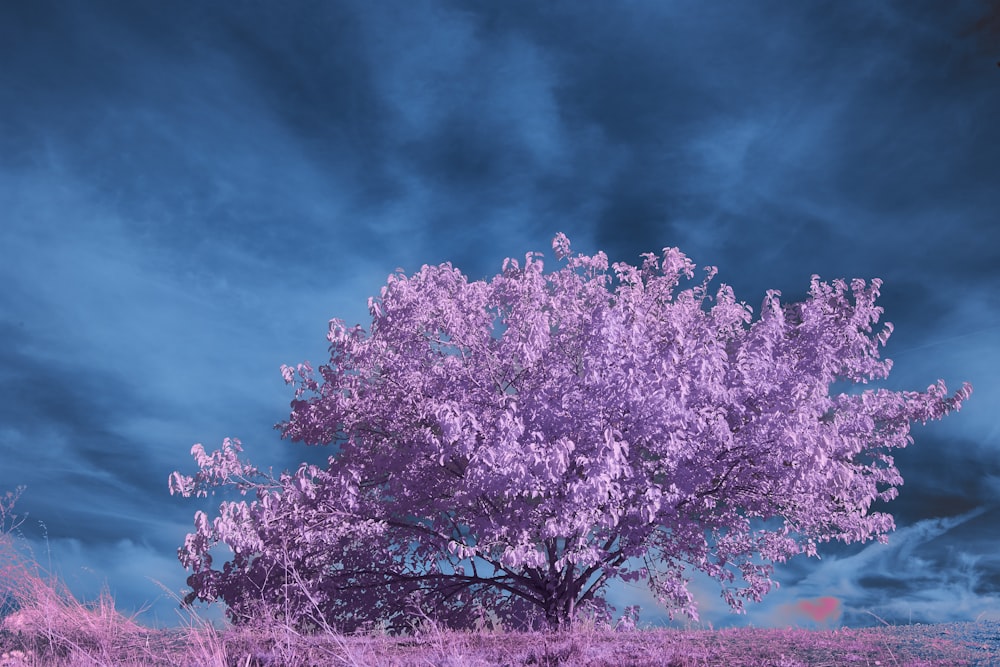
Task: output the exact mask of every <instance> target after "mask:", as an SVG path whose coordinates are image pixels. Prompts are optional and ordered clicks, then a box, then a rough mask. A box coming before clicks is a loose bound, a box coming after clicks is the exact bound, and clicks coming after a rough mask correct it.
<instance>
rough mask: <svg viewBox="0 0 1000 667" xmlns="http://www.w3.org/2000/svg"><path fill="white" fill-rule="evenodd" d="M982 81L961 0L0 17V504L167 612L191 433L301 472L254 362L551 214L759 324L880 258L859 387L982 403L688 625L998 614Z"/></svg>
mask: <svg viewBox="0 0 1000 667" xmlns="http://www.w3.org/2000/svg"><path fill="white" fill-rule="evenodd" d="M998 65H1000V6H998V5H997V4H996V3H988V2H982V1H981V0H959V1H956V2H949V3H940V2H929V1H928V2H920V1H909V0H906V1H903V0H898V1H892V0H887V1H886V2H878V3H872V2H867V1H865V0H844V1H838V2H819V1H816V2H807V3H788V2H776V1H775V2H769V1H766V0H761V1H758V2H742V1H736V0H733V1H729V2H726V1H721V2H713V3H702V2H695V1H673V0H647V1H643V0H630V1H627V2H588V1H582V0H577V1H574V2H567V1H555V2H545V3H536V2H528V1H523V0H505V1H504V2H448V1H444V0H426V1H423V0H420V1H403V0H386V1H384V2H368V1H367V0H357V1H354V0H329V1H306V0H299V1H296V2H289V3H275V2H255V1H251V0H243V1H238V2H228V1H227V2H211V1H198V2H195V1H189V0H180V1H175V2H149V1H144V2H132V1H125V0H122V1H120V2H110V1H107V0H90V1H88V2H73V3H70V2H58V1H55V0H52V1H48V0H36V1H33V2H0V286H2V289H0V492H2V491H4V490H8V489H13V488H15V487H16V486H18V485H26V487H27V488H26V490H25V491H24V494H23V495H22V497H21V499H20V501H19V503H18V506H17V509H18V510H19V511H20V513H21V514H22V515H23V514H27V515H28V516H27V519H26V521H25V522H24V524H22V526H21V532H22V535H23V537H24V538H25V540H27V543H28V544H30V546H31V547H32V549H33V551H34V552H35V554H36V557H37V558H38V560H39V562H40V563H42V564H43V565H44V566H45V567H47V568H51V570H53V571H55V572H56V573H58V574H59V576H61V577H62V578H63V579H64V581H65V582H66V583H67V585H69V586H70V588H71V590H73V591H74V592H75V593H76V594H77V595H79V596H81V597H84V598H90V599H92V598H93V597H95V596H96V595H97V593H98V592H99V591H100V589H101V587H102V585H106V586H107V587H108V588H109V589H110V591H111V592H112V594H113V595H114V597H115V600H116V602H117V604H118V606H119V608H120V609H122V610H123V611H125V612H130V613H132V612H137V611H139V610H144V611H142V612H141V614H140V616H139V619H140V620H142V621H145V622H147V623H150V624H159V625H171V624H175V623H177V622H179V618H180V617H179V616H178V615H177V614H176V606H177V602H176V600H175V599H172V598H171V596H170V595H169V594H167V591H172V592H173V593H175V594H176V593H180V592H181V591H183V590H185V589H186V587H185V583H184V579H185V577H186V573H185V572H184V570H183V568H182V567H181V566H180V564H179V563H178V561H177V559H176V549H177V547H178V546H179V545H180V544H182V542H183V540H184V536H185V534H186V533H188V532H189V531H191V530H192V529H193V524H192V515H193V513H194V511H195V510H197V509H210V507H211V505H210V504H208V503H206V502H204V501H198V500H192V499H182V498H179V497H171V496H170V495H169V493H168V488H167V478H168V476H169V475H170V473H171V472H173V471H175V470H180V471H182V472H185V473H187V474H191V473H193V472H194V471H195V470H196V466H195V464H194V462H193V460H192V459H191V457H190V449H191V446H192V445H193V444H194V443H204V445H205V447H206V448H207V449H209V450H212V449H215V448H217V447H219V446H220V444H221V442H222V439H223V438H224V437H228V436H232V437H238V438H240V439H241V440H242V441H243V443H244V446H245V450H246V454H247V456H248V458H250V460H252V461H253V462H254V463H256V464H258V465H261V466H268V465H273V466H275V468H276V469H279V470H280V469H282V468H291V469H294V468H295V467H296V466H297V463H298V462H299V461H302V460H303V459H304V458H305V457H307V456H308V455H309V453H308V452H304V451H303V450H304V446H302V445H301V444H295V443H291V442H287V441H282V440H281V439H280V437H279V435H278V433H277V432H276V431H275V430H274V429H273V425H274V424H275V423H277V422H280V421H283V420H284V419H286V418H287V417H288V413H289V402H290V400H291V398H292V395H291V393H292V391H291V388H289V387H286V386H285V384H284V382H283V381H282V379H281V375H280V372H279V368H280V366H281V365H282V364H291V365H294V364H295V363H298V362H301V361H304V360H310V361H312V362H313V363H314V364H319V363H322V362H324V361H326V360H327V358H328V357H327V354H326V352H327V341H326V339H325V335H326V330H327V323H328V321H329V320H330V319H331V318H341V319H343V320H345V321H347V322H348V323H355V322H358V323H361V324H367V323H368V322H369V321H370V318H369V317H368V312H367V299H368V297H369V296H371V295H377V294H378V292H379V289H380V288H381V286H382V285H383V284H385V280H386V277H387V276H388V275H389V274H391V273H392V272H393V271H394V270H395V269H396V268H397V267H400V268H402V269H403V270H404V271H406V272H407V273H413V272H415V271H416V270H418V269H419V268H420V266H421V265H423V264H438V263H441V262H445V261H450V262H452V263H453V264H454V265H455V266H456V267H458V268H459V269H460V270H462V271H463V273H465V274H466V275H467V276H468V277H469V278H470V279H472V280H478V279H484V278H489V277H490V276H492V275H494V274H496V273H498V272H499V271H500V268H501V265H502V263H503V260H504V258H506V257H515V258H520V257H523V255H524V254H525V253H526V252H528V251H541V252H543V253H545V255H546V257H548V258H549V261H550V262H553V261H554V257H553V253H552V250H551V241H552V238H553V236H554V235H555V234H556V233H557V232H564V233H566V234H567V235H568V236H569V238H570V240H571V241H572V243H573V247H574V250H576V251H579V252H585V253H587V254H592V253H593V252H596V251H597V250H603V251H605V252H606V253H607V254H608V256H609V257H610V259H611V261H627V262H631V263H637V262H638V261H640V254H641V253H644V252H659V251H660V250H661V249H662V248H664V247H668V246H672V247H679V248H680V249H681V250H682V251H683V252H685V253H686V254H687V255H688V256H689V257H691V258H692V260H693V261H694V262H696V263H697V264H698V265H699V266H707V265H714V266H717V267H719V275H718V278H717V281H721V282H725V283H727V284H729V285H732V286H733V288H734V290H735V292H736V296H737V298H738V299H739V300H742V301H745V302H746V303H748V304H750V305H752V306H754V307H755V308H757V307H759V305H760V302H761V300H762V298H763V296H764V293H765V291H766V290H768V289H778V290H781V291H782V293H783V295H784V298H786V299H788V300H797V299H801V298H803V297H804V296H805V294H806V292H807V290H808V286H809V279H810V276H811V275H812V274H814V273H815V274H819V275H820V276H821V277H823V278H824V279H827V280H830V279H834V278H838V277H839V278H848V279H849V278H854V277H859V278H866V279H868V278H873V277H878V278H881V279H883V281H884V286H883V289H882V298H881V299H880V304H881V305H882V306H883V307H884V308H885V316H884V320H887V321H891V322H892V323H893V324H894V325H895V327H896V329H895V333H894V334H893V337H892V338H891V340H890V341H889V345H888V347H887V350H886V355H887V356H888V357H890V358H892V359H893V360H894V362H895V366H894V370H893V373H892V375H891V376H890V377H889V378H888V379H887V380H886V381H884V382H883V383H882V385H881V386H885V387H888V388H891V389H910V390H923V389H924V388H926V387H927V386H928V385H929V384H931V383H933V382H935V381H936V380H937V379H938V378H941V379H944V380H945V381H946V382H947V383H948V385H949V388H950V389H952V390H955V389H958V388H959V387H960V386H961V383H962V382H963V381H969V382H971V383H972V384H973V386H974V388H975V391H974V394H973V396H972V398H971V399H970V400H969V401H968V403H967V404H966V406H965V407H963V409H962V410H961V412H960V413H957V414H953V415H950V416H949V417H947V418H946V419H945V420H943V421H942V422H939V423H934V424H931V425H928V426H918V427H916V428H915V429H914V432H913V435H914V437H915V444H914V445H912V446H911V447H909V448H907V449H906V450H904V451H902V452H899V454H898V456H897V463H898V465H899V467H900V470H901V472H902V475H903V477H904V479H905V484H904V486H903V487H902V488H901V489H900V496H899V498H898V499H897V500H895V501H893V503H892V504H891V505H890V506H889V507H888V509H889V510H890V511H892V513H893V514H894V515H895V516H896V520H897V526H898V529H897V531H896V532H895V533H893V534H891V535H890V540H889V543H888V545H880V544H877V543H873V544H867V545H851V546H844V545H839V544H831V545H826V546H825V548H823V549H821V551H820V554H821V556H822V558H821V559H809V558H805V557H800V558H797V559H793V560H792V561H789V563H787V564H785V565H783V566H780V567H779V568H778V570H777V572H776V578H777V579H778V580H779V581H780V583H781V588H780V589H779V590H778V591H775V592H772V593H771V594H770V595H769V596H768V597H766V598H765V600H764V602H762V603H761V604H759V605H756V606H753V607H751V608H750V610H749V612H748V613H747V614H746V615H745V616H733V615H731V614H730V613H729V612H728V609H727V608H726V606H725V604H724V602H723V601H722V600H721V599H720V598H719V595H718V589H717V588H714V589H713V584H712V583H711V582H705V581H702V580H695V582H694V584H693V589H694V591H695V594H696V596H697V598H698V600H699V602H700V604H701V618H702V621H703V622H706V623H712V624H713V625H714V626H715V627H722V626H727V625H746V624H752V625H754V626H758V627H769V626H779V627H780V626H784V625H786V624H809V623H810V622H812V620H811V619H812V618H813V617H815V618H820V619H822V620H823V622H824V623H830V622H835V623H842V624H845V625H850V626H854V627H857V626H863V625H872V624H877V623H878V620H877V619H876V617H878V618H881V619H885V620H887V621H889V622H909V621H913V622H918V621H919V622H943V621H964V620H976V619H982V618H992V619H1000V428H998V426H997V408H998V406H1000V373H998V371H1000V344H998V343H1000V150H997V146H1000V123H998V122H997V119H998V118H1000V67H998ZM831 598H832V600H831ZM611 599H612V601H613V602H614V603H616V604H618V606H619V608H621V607H624V606H625V605H627V604H637V603H638V604H642V605H643V608H644V611H643V614H642V616H641V618H640V622H659V619H660V615H659V614H658V612H657V610H656V608H655V605H654V604H653V603H652V602H651V601H650V600H649V598H648V595H645V594H644V593H643V592H642V591H641V590H638V589H636V588H634V587H629V586H617V587H616V588H614V589H613V590H612V591H611ZM817 609H819V610H821V612H822V613H818V612H817V613H810V611H812V612H815V611H816V610H817Z"/></svg>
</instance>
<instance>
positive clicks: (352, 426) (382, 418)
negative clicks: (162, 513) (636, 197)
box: [170, 234, 972, 631]
mask: <svg viewBox="0 0 1000 667" xmlns="http://www.w3.org/2000/svg"><path fill="white" fill-rule="evenodd" d="M553 248H554V249H555V252H556V256H557V257H558V258H559V259H560V260H562V261H563V262H564V265H563V266H562V268H560V269H559V270H558V271H556V272H554V273H548V274H546V273H543V264H542V261H541V259H540V255H539V254H538V253H529V254H528V255H527V256H526V257H525V261H524V264H523V266H522V265H520V264H519V263H518V262H517V261H515V260H512V259H508V260H506V261H505V262H504V264H503V271H502V273H501V274H499V275H497V276H495V277H493V278H492V279H491V280H489V281H488V282H486V281H475V282H470V281H469V280H468V279H467V278H466V277H465V276H463V275H462V274H461V273H460V272H459V271H457V270H456V269H454V268H453V267H452V266H451V265H450V264H443V265H440V266H434V267H431V266H424V267H423V268H421V270H420V271H419V272H417V273H416V274H415V275H413V276H411V277H407V276H406V275H404V274H403V273H402V272H398V273H396V274H395V275H392V276H390V277H389V279H388V284H387V285H386V286H385V287H383V288H382V291H381V296H380V297H379V298H378V299H370V300H369V310H370V312H371V316H372V323H371V327H370V330H369V331H367V332H366V331H365V330H363V329H362V328H361V327H360V326H354V327H353V328H347V327H345V325H344V324H343V323H342V322H341V321H340V320H333V321H331V323H330V332H329V336H328V338H329V341H330V361H329V362H328V363H327V364H326V365H324V366H321V367H320V368H319V373H318V378H317V377H316V375H315V374H314V372H313V369H312V368H311V367H310V366H309V364H308V363H306V364H300V365H299V366H298V367H297V368H296V369H292V368H289V367H287V366H285V367H282V373H283V375H284V378H285V381H286V382H287V383H289V384H294V385H296V390H295V399H294V400H293V401H292V412H291V416H290V419H289V421H287V422H285V423H282V424H279V425H278V428H280V429H281V431H282V435H283V437H286V438H291V439H292V440H293V441H302V442H305V443H306V444H309V445H328V446H330V448H331V456H330V457H329V459H328V465H327V466H326V468H325V469H323V468H321V467H318V466H315V465H305V464H303V465H302V466H301V467H299V469H298V470H297V471H296V472H295V473H287V472H286V473H283V474H282V475H280V476H279V477H278V478H275V477H273V476H272V475H270V474H264V473H262V472H261V471H260V470H258V469H256V468H254V467H253V466H251V465H250V464H248V463H245V462H243V461H241V460H240V458H239V452H240V451H241V450H240V445H239V442H238V441H237V440H228V439H227V440H226V441H225V442H224V443H223V447H222V449H221V450H219V451H217V452H215V453H213V454H212V455H211V456H209V455H208V454H206V453H205V451H204V449H203V448H202V447H201V445H195V447H194V449H193V450H192V454H193V455H194V457H195V460H196V461H197V463H198V465H199V467H200V472H198V473H197V474H196V475H195V476H193V477H188V476H184V475H181V474H180V473H176V472H175V473H174V474H173V475H172V476H171V480H170V488H171V492H172V493H174V492H177V493H180V494H182V495H184V496H191V495H205V494H207V492H208V490H209V489H210V488H211V487H213V486H220V485H221V486H229V487H234V488H237V489H239V490H240V491H241V492H242V493H243V494H246V493H247V491H251V490H252V491H255V493H256V500H254V501H253V502H250V503H247V502H245V501H240V502H224V503H222V504H221V506H220V509H219V516H218V517H217V518H215V519H214V520H212V521H209V519H208V517H207V516H206V515H205V514H204V513H202V512H198V513H197V514H196V515H195V526H196V530H195V532H194V533H192V534H190V535H188V537H187V540H186V542H185V544H184V546H183V547H182V548H181V549H179V550H178V552H179V558H180V560H181V562H182V564H183V565H184V566H185V567H186V568H189V569H190V570H192V574H191V576H190V578H189V579H188V584H189V585H190V586H191V587H192V591H191V592H190V594H189V595H188V598H187V600H188V602H191V601H193V600H196V599H200V600H216V599H222V600H223V601H224V602H225V603H226V605H227V607H228V613H229V614H230V616H231V617H232V618H233V619H234V620H246V619H249V618H252V617H253V616H254V614H257V613H261V611H260V610H261V609H262V608H263V609H267V610H268V612H267V613H272V614H274V613H278V614H281V615H283V616H284V617H285V619H286V620H288V621H290V622H294V623H296V624H298V625H299V626H302V627H309V626H311V625H313V626H326V625H333V626H335V627H336V628H338V629H339V630H341V631H352V630H355V629H357V628H359V627H362V626H364V625H367V624H371V623H378V622H384V623H388V624H389V625H390V626H394V627H396V626H400V625H403V624H405V618H406V615H407V614H408V613H409V612H411V611H412V610H413V607H414V606H418V607H419V608H420V610H421V611H422V613H424V614H427V615H429V616H430V617H431V618H433V619H435V620H436V621H438V622H441V623H444V624H447V625H449V626H453V627H468V626H472V625H474V624H475V623H476V620H477V619H478V618H481V617H482V616H483V615H484V614H493V615H495V616H496V617H498V618H499V619H500V620H501V621H503V622H505V623H508V624H510V625H511V626H521V627H523V626H531V625H535V626H538V625H545V626H547V627H550V628H559V627H565V626H566V625H567V624H569V623H571V622H572V620H573V619H574V617H575V615H576V614H577V613H578V612H579V611H580V609H581V607H582V606H587V607H591V608H593V609H596V610H597V611H602V610H605V607H606V605H605V603H604V597H603V595H604V593H605V591H606V585H607V583H608V582H609V581H610V580H612V579H614V578H619V579H623V580H626V581H643V582H645V583H646V584H647V585H648V586H649V588H650V589H651V590H652V591H653V592H654V593H655V595H656V597H657V599H658V600H659V601H660V603H661V604H663V605H665V606H666V608H667V609H668V610H669V612H670V613H671V616H673V614H674V613H675V612H683V613H686V614H687V615H689V616H690V617H691V618H693V619H697V609H696V606H695V603H694V601H693V598H692V596H691V594H690V593H689V591H688V587H687V578H686V577H687V575H688V574H689V573H690V571H692V569H696V570H701V571H702V572H704V573H706V574H708V575H710V576H711V577H714V578H716V579H717V580H718V581H719V582H720V584H721V587H722V595H723V597H724V598H725V600H726V601H727V602H728V603H729V605H731V607H732V608H733V609H734V610H736V611H742V609H743V602H744V600H746V599H750V600H754V601H759V600H760V599H761V596H763V595H764V594H765V593H767V592H768V590H769V589H770V588H771V586H772V585H774V582H773V581H772V580H771V574H772V573H773V564H774V563H778V562H783V561H785V560H786V559H787V558H789V557H790V556H792V555H795V554H799V553H806V554H808V555H815V554H816V549H817V545H818V544H819V543H821V542H825V541H829V540H840V541H843V542H847V543H850V542H861V541H866V540H870V539H872V538H877V539H879V540H880V541H883V542H884V541H886V537H885V535H886V533H887V532H888V531H890V530H892V529H893V528H894V524H893V519H892V516H891V515H889V514H886V513H882V512H878V511H873V509H872V503H873V502H874V501H876V500H880V501H888V500H891V499H892V498H894V497H895V496H896V493H897V490H896V486H898V485H899V484H901V483H902V481H903V480H902V478H901V477H900V474H899V471H898V469H897V468H896V466H895V465H894V463H893V458H892V456H891V455H890V451H891V450H892V449H894V448H897V447H905V446H906V445H907V444H908V443H910V442H911V438H910V436H909V429H910V425H911V423H912V422H914V421H921V422H926V421H927V420H931V419H939V418H941V417H943V416H944V415H945V414H947V413H948V412H950V411H952V410H957V409H958V408H959V407H960V405H961V403H962V401H964V400H965V399H967V398H968V396H969V395H970V393H971V391H972V388H971V387H970V386H969V385H968V384H966V385H964V387H963V388H962V389H961V390H960V391H958V392H957V393H956V394H955V395H954V396H950V397H949V396H948V393H947V390H946V388H945V385H944V383H943V382H940V381H939V382H938V383H937V384H934V385H931V386H930V387H928V389H927V391H925V392H923V393H919V392H894V391H887V390H885V389H877V390H865V391H845V392H840V393H831V388H832V387H833V386H834V385H835V383H839V384H837V386H838V387H845V386H849V385H848V384H845V383H854V384H857V383H867V382H868V381H869V380H873V379H881V378H885V377H886V376H887V375H888V373H889V369H890V366H891V362H890V360H888V359H886V360H880V358H879V348H880V347H881V346H882V345H884V344H885V342H886V339H887V338H888V336H889V334H890V332H891V331H892V326H891V325H889V324H886V325H885V328H884V329H883V330H881V331H880V332H878V333H874V332H873V325H875V324H876V323H877V322H878V319H879V316H880V315H881V313H882V309H881V308H879V307H877V306H876V305H875V300H876V297H877V296H878V288H879V286H880V281H878V280H872V281H871V283H868V284H866V283H865V282H864V281H862V280H854V281H852V282H851V283H850V284H849V285H848V284H847V283H845V282H843V281H840V280H836V281H834V282H833V283H832V284H829V283H825V282H821V281H820V280H819V278H818V277H816V276H814V277H813V279H812V284H811V287H810V291H809V296H808V298H807V299H806V300H805V301H803V302H800V303H787V304H782V303H780V302H779V299H778V297H779V293H778V292H775V291H769V292H768V293H767V295H766V297H765V298H764V301H763V305H762V307H761V312H760V315H759V317H758V318H757V319H756V320H754V319H753V318H752V309H751V308H750V307H748V306H747V305H745V304H744V303H740V302H737V301H736V299H735V298H734V295H733V291H732V289H731V288H729V287H728V286H726V285H722V286H720V287H719V289H718V290H717V291H716V292H715V294H714V297H713V296H712V295H711V294H710V293H709V290H708V284H709V282H710V281H711V279H712V278H713V276H714V275H715V273H716V269H715V268H709V269H707V276H706V278H705V280H704V282H702V283H701V284H694V283H692V285H693V286H691V287H689V288H687V289H680V287H679V284H680V281H681V280H682V278H687V279H691V278H692V277H693V276H694V269H695V267H694V265H693V264H692V263H691V261H690V260H689V259H688V258H687V257H685V256H684V255H683V254H682V253H681V252H680V251H678V250H677V249H673V248H667V249H665V250H664V251H663V254H662V256H660V257H657V256H655V255H654V254H651V253H650V254H646V255H644V261H643V263H642V266H641V267H635V266H631V265H628V264H622V263H619V264H614V265H613V267H611V268H612V269H613V271H614V277H613V278H612V276H611V275H610V274H609V272H608V268H609V267H608V261H607V258H606V256H605V255H604V254H603V253H598V254H596V255H595V256H593V257H589V256H584V255H575V256H574V255H573V254H571V252H570V248H569V241H568V239H567V238H566V237H565V236H564V235H563V234H559V235H557V236H556V237H555V240H554V241H553ZM219 543H224V544H226V545H228V546H229V547H230V549H231V550H232V559H231V560H229V561H228V562H226V563H225V564H224V565H223V567H222V569H221V570H218V569H213V561H212V557H211V555H210V553H209V552H210V550H211V549H212V548H213V547H214V546H215V545H217V544H219ZM605 611H606V610H605Z"/></svg>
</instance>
